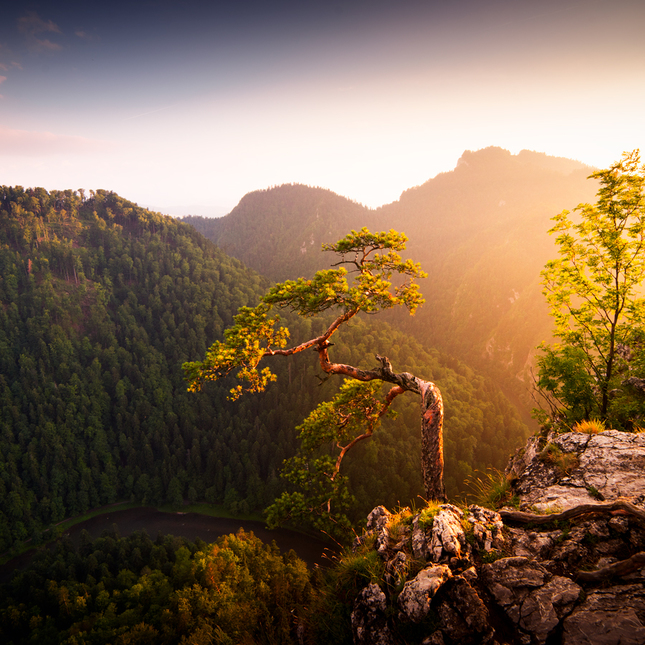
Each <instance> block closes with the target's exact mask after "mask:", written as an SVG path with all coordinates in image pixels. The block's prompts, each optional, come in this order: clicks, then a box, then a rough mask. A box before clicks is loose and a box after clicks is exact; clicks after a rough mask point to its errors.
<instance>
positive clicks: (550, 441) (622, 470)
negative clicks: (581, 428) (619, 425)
mask: <svg viewBox="0 0 645 645" xmlns="http://www.w3.org/2000/svg"><path fill="white" fill-rule="evenodd" d="M506 472H507V474H508V475H509V476H510V477H512V478H513V479H514V482H513V488H514V490H515V492H516V493H517V494H518V496H519V499H520V505H521V507H522V508H525V509H527V510H528V509H534V510H537V511H540V512H550V511H553V510H558V511H563V510H566V509H567V508H571V507H573V506H578V505H580V504H590V503H591V504H594V503H600V502H602V501H604V500H608V499H617V498H624V499H630V500H634V499H638V498H639V497H640V496H642V495H643V494H644V493H645V433H638V434H634V433H630V432H618V431H617V430H608V431H606V432H601V433H599V434H592V435H588V434H583V433H579V432H568V433H566V434H561V435H549V436H547V437H532V438H531V439H530V440H529V442H528V443H527V445H526V447H525V448H523V449H521V450H520V451H518V452H517V453H516V455H515V456H514V457H513V458H512V459H511V461H510V463H509V465H508V467H507V470H506Z"/></svg>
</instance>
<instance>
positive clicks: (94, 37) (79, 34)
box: [74, 29, 100, 41]
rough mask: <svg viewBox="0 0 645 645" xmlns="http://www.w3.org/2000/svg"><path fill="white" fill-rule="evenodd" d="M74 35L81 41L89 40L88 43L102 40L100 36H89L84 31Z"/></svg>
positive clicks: (80, 30)
mask: <svg viewBox="0 0 645 645" xmlns="http://www.w3.org/2000/svg"><path fill="white" fill-rule="evenodd" d="M74 35H75V36H77V37H78V38H80V39H81V40H87V41H92V40H100V39H99V37H98V36H94V35H92V34H88V33H87V32H86V31H83V30H82V29H79V30H78V31H75V32H74Z"/></svg>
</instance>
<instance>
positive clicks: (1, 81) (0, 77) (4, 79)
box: [0, 76, 7, 85]
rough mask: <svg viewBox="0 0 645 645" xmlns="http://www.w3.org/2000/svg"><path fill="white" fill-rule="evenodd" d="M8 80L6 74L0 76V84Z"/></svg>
mask: <svg viewBox="0 0 645 645" xmlns="http://www.w3.org/2000/svg"><path fill="white" fill-rule="evenodd" d="M6 80H7V77H6V76H0V85H2V84H3V83H4V82H5V81H6Z"/></svg>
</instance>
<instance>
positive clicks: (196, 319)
mask: <svg viewBox="0 0 645 645" xmlns="http://www.w3.org/2000/svg"><path fill="white" fill-rule="evenodd" d="M267 284H268V282H267V281H266V279H265V278H262V277H261V276H260V275H258V274H257V273H255V272H254V271H252V270H249V269H247V268H245V267H244V266H243V265H242V264H241V263H240V262H239V261H238V260H235V259H232V258H231V257H229V256H227V255H226V254H225V253H224V252H223V251H222V250H221V249H219V248H218V247H216V246H215V245H214V244H212V243H211V242H209V241H208V240H206V239H205V238H204V237H202V235H201V234H199V233H197V232H196V231H195V230H194V229H193V228H192V227H190V226H188V225H187V224H184V223H181V222H178V221H176V220H173V219H171V218H169V217H164V216H162V215H160V214H158V213H153V212H150V211H147V210H145V209H142V208H139V207H138V206H136V204H133V203H131V202H128V201H127V200H125V199H123V198H121V197H119V196H118V195H116V194H114V193H110V192H106V191H96V192H91V193H90V194H89V195H85V194H84V193H83V192H79V193H76V192H73V191H69V190H68V191H51V192H49V193H48V192H47V191H45V190H43V189H22V188H20V187H15V188H11V187H1V188H0V302H1V303H2V307H1V308H0V348H1V351H0V362H1V363H0V365H1V367H0V398H1V401H2V408H1V410H0V553H3V552H5V551H6V550H7V549H10V548H12V547H14V546H17V545H19V544H22V543H24V542H25V541H26V540H32V543H33V544H37V543H39V542H40V541H42V539H43V537H44V534H43V532H44V531H45V530H46V529H47V528H48V527H50V526H52V525H53V524H56V523H57V522H59V521H61V520H62V519H63V518H65V517H69V516H73V515H76V514H79V513H83V512H84V511H86V510H88V509H90V508H94V507H97V506H101V505H104V504H109V503H112V502H115V501H117V500H133V501H138V502H141V503H147V504H160V503H171V504H174V505H177V506H178V505H181V504H182V502H183V501H198V500H206V501H208V502H210V503H215V504H223V505H225V506H226V507H227V508H228V509H229V510H230V511H231V512H233V513H248V512H250V511H261V510H262V509H264V508H265V507H266V506H267V505H268V504H269V503H270V502H271V501H272V500H273V499H274V497H275V496H276V495H277V494H279V493H280V492H281V490H283V487H284V483H283V482H282V480H281V479H280V477H279V471H280V467H281V465H282V462H283V460H284V459H285V458H287V457H289V456H291V455H292V454H293V452H294V449H295V445H294V440H295V439H294V437H295V427H296V426H297V425H298V424H299V423H300V422H301V421H302V420H303V418H304V417H305V416H306V415H307V414H308V413H309V412H310V411H311V409H313V407H314V406H315V405H317V404H318V403H319V402H320V401H321V400H322V399H323V398H329V396H330V394H333V392H334V391H335V389H336V388H337V387H338V386H339V385H340V383H339V382H336V381H334V380H333V379H330V380H329V381H326V382H324V383H323V384H322V385H321V384H320V380H319V379H317V378H316V375H317V367H316V364H315V361H314V360H313V357H309V356H301V357H299V358H298V360H297V361H295V362H293V363H292V364H291V365H288V364H287V363H281V362H280V361H279V360H276V364H275V370H276V371H277V373H278V376H279V379H278V382H277V383H275V384H273V385H272V386H271V387H270V388H269V389H268V391H267V392H266V393H265V394H263V395H259V396H249V397H245V398H244V399H243V400H240V401H238V402H235V403H232V402H230V401H228V400H227V394H228V389H229V388H230V383H226V382H223V383H222V384H221V385H220V384H211V385H209V386H208V387H207V388H206V390H205V391H204V392H203V393H201V394H199V395H196V394H189V393H188V392H187V391H186V384H185V383H184V382H183V380H182V372H181V364H182V363H183V362H184V361H187V360H195V359H198V358H201V357H202V356H203V355H204V352H205V350H206V348H207V347H208V346H209V345H210V344H211V343H212V342H213V341H214V340H216V339H218V338H220V337H221V334H222V331H223V329H224V328H225V327H226V326H228V325H229V324H230V323H231V322H232V316H233V315H234V314H235V312H236V311H237V309H238V307H239V306H242V305H247V304H255V303H256V302H257V300H258V298H259V294H260V293H261V292H262V291H263V290H264V289H265V288H266V285H267ZM324 322H325V321H320V320H318V321H316V320H314V321H312V320H293V321H289V326H290V328H291V330H292V333H293V334H294V336H295V337H296V340H297V336H298V335H299V334H300V335H302V336H305V335H308V334H310V333H311V326H312V325H317V324H318V325H321V328H322V325H323V324H324ZM336 350H337V351H338V356H339V357H341V358H342V356H347V357H348V359H347V360H351V362H352V363H358V364H364V365H367V366H368V367H369V366H371V365H372V361H373V360H374V359H373V354H375V353H377V352H379V353H382V354H387V355H388V356H389V357H390V360H391V361H392V363H393V365H395V366H396V368H397V369H401V370H410V371H413V372H415V373H419V374H423V375H425V376H426V378H429V379H432V380H434V381H436V382H437V383H438V385H439V386H440V387H441V389H442V391H443V393H444V397H445V399H446V409H447V415H446V430H445V435H446V439H445V441H446V484H447V487H448V491H449V494H456V493H458V491H459V490H463V486H464V481H465V479H466V478H467V477H468V476H469V475H471V474H472V472H473V470H474V469H484V468H486V467H487V466H489V465H495V466H498V467H501V466H503V465H504V462H505V460H506V457H507V455H508V453H509V451H510V450H511V449H512V448H513V446H515V445H517V444H518V443H519V442H521V440H522V438H523V437H524V436H525V435H526V432H527V429H526V426H525V425H524V424H523V423H522V422H521V421H520V419H519V416H518V414H517V413H516V411H515V409H514V407H513V406H512V405H511V404H510V403H509V402H508V400H507V399H506V398H505V397H504V396H503V395H502V394H501V392H500V390H499V389H498V388H497V387H496V386H495V385H494V384H492V383H491V382H490V381H489V380H486V379H484V378H483V377H482V376H480V375H477V374H476V373H475V372H474V371H473V370H472V369H470V368H468V367H467V366H465V365H464V364H463V363H461V362H459V361H458V360H455V359H452V358H450V357H449V356H448V355H446V354H443V353H441V352H439V351H437V350H434V349H428V348H426V347H424V346H422V345H421V344H420V343H419V342H418V341H416V340H414V339H412V338H411V337H409V336H407V335H405V334H404V333H402V332H399V331H395V330H392V329H389V328H388V327H387V326H386V325H385V324H383V323H379V322H378V321H375V320H374V319H371V318H365V319H362V320H358V321H357V322H356V323H355V324H352V325H351V326H350V327H349V328H348V330H347V331H346V332H344V333H343V334H341V335H340V336H339V339H338V341H337V348H336ZM356 453H357V454H356V455H352V458H351V459H348V460H347V473H348V474H349V476H350V488H351V491H352V493H353V494H354V496H355V498H356V504H355V506H354V509H353V511H354V518H355V519H356V520H359V519H361V518H363V517H364V516H365V513H366V512H367V511H368V510H369V509H370V508H371V507H372V506H373V505H374V504H378V503H384V504H388V505H390V506H393V505H395V504H397V503H399V502H400V503H408V501H409V500H410V499H413V498H414V497H415V496H416V495H417V494H419V493H420V492H421V491H422V485H421V474H420V466H419V463H420V458H419V427H418V410H417V409H416V404H415V401H413V400H410V401H408V402H405V403H404V404H403V405H401V406H400V407H399V417H398V419H396V420H394V421H388V422H387V423H386V424H385V425H384V427H383V428H382V430H379V432H378V433H377V434H376V435H375V437H374V438H373V440H371V441H370V442H366V444H365V445H364V446H361V447H360V449H358V450H357V451H356Z"/></svg>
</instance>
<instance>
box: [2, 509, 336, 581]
mask: <svg viewBox="0 0 645 645" xmlns="http://www.w3.org/2000/svg"><path fill="white" fill-rule="evenodd" d="M113 525H116V527H117V530H118V532H119V534H120V535H121V536H123V537H125V536H128V535H130V534H132V533H134V532H135V531H146V532H147V533H148V535H149V536H150V537H151V538H152V539H155V538H156V537H157V535H159V534H161V535H175V536H178V537H184V538H186V539H187V540H190V541H191V542H193V541H195V540H196V539H198V538H199V539H201V540H204V542H214V541H215V540H216V539H217V538H218V537H220V536H222V535H228V534H229V533H237V531H238V530H239V529H240V528H242V529H244V530H245V531H252V532H253V533H254V534H255V535H256V536H257V537H259V538H260V539H261V540H262V541H263V542H267V543H271V542H273V541H275V543H276V544H277V545H278V547H279V548H280V550H281V551H282V552H286V551H289V550H290V549H293V550H294V551H295V552H296V553H297V554H298V557H300V558H301V559H302V560H304V561H305V562H306V563H307V565H308V566H309V567H314V566H325V564H326V562H328V556H329V555H331V554H334V553H336V552H337V551H336V548H335V545H334V544H333V543H330V542H327V541H325V540H322V539H319V538H316V537H313V536H311V535H307V534H304V533H299V532H297V531H292V530H288V529H273V530H269V529H268V528H266V526H265V525H264V522H263V521H262V520H261V519H260V518H259V517H258V516H250V517H249V516H246V517H244V518H240V517H232V516H231V515H230V514H229V513H226V511H225V510H224V509H220V508H219V507H216V506H211V505H208V504H195V505H191V506H185V507H182V510H181V511H178V510H175V509H171V508H169V507H162V508H159V509H158V508H153V507H150V506H138V505H136V504H133V503H130V502H124V503H121V504H113V505H111V506H107V507H102V508H100V509H94V510H92V511H89V512H88V513H85V514H83V515H81V516H77V517H75V518H68V519H66V520H64V521H62V522H60V523H59V524H58V525H56V526H55V527H52V529H51V530H52V531H54V534H55V535H56V537H55V538H54V539H53V540H50V541H48V542H47V546H50V545H51V544H53V543H54V542H55V541H56V540H57V539H60V537H61V536H67V537H69V538H70V539H71V540H72V541H73V542H74V543H75V544H78V543H79V542H80V536H81V532H82V531H84V530H85V531H87V532H88V533H89V534H90V536H91V537H92V538H93V539H95V538H98V537H100V536H101V534H102V533H103V531H104V530H106V529H111V528H112V527H113ZM42 546H43V545H41V546H39V547H34V548H30V549H28V550H25V551H24V552H22V553H20V554H18V555H16V556H14V557H12V558H11V559H9V560H7V561H5V562H3V563H1V564H0V582H5V581H6V580H8V579H9V577H10V576H11V572H12V571H14V570H15V569H22V568H24V567H26V566H27V565H28V564H29V562H30V561H31V558H32V556H33V554H34V553H35V552H36V549H37V548H42Z"/></svg>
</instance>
